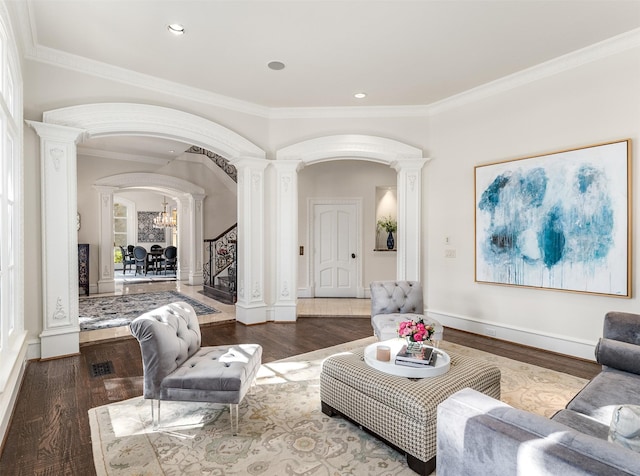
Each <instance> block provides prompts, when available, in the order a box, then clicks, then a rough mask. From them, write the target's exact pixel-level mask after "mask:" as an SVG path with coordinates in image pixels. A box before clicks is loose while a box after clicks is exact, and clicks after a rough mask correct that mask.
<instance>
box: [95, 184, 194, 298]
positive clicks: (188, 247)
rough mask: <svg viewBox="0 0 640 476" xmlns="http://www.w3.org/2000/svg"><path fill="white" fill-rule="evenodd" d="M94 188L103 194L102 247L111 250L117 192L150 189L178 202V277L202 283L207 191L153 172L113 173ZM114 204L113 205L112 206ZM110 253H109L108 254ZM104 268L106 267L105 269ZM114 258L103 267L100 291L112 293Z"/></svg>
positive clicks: (100, 244) (100, 211) (101, 215)
mask: <svg viewBox="0 0 640 476" xmlns="http://www.w3.org/2000/svg"><path fill="white" fill-rule="evenodd" d="M94 188H95V189H96V190H98V192H99V193H100V204H101V207H100V208H99V214H100V216H99V223H100V224H101V227H100V241H99V249H100V250H106V251H109V246H108V244H109V243H110V242H111V240H112V238H111V237H112V236H113V226H112V219H111V213H110V211H111V209H112V208H113V194H114V193H116V192H121V191H125V190H132V189H146V190H154V191H157V192H161V193H162V194H164V195H167V196H169V197H171V198H172V199H173V200H175V201H176V202H177V203H178V210H179V216H180V217H182V218H181V219H180V220H179V221H178V239H179V241H180V246H179V247H178V253H179V254H178V263H179V268H178V270H177V277H178V279H180V280H182V279H188V280H189V284H191V285H200V284H202V238H203V237H202V229H203V226H202V222H203V218H204V217H203V215H202V201H203V200H204V198H205V191H204V189H203V188H202V187H199V186H197V185H195V184H193V183H191V182H188V181H186V180H182V179H179V178H177V177H171V176H168V175H160V174H153V173H128V174H118V175H111V176H109V177H104V178H102V179H100V180H97V181H96V183H95V184H94ZM109 204H111V206H109ZM105 254H106V253H105ZM103 267H106V268H105V269H103ZM113 276H114V273H113V259H107V260H106V261H105V262H104V263H102V266H101V269H100V280H99V281H98V292H111V291H113V288H114V284H113V283H114V278H113Z"/></svg>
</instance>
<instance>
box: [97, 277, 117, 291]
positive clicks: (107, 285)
mask: <svg viewBox="0 0 640 476" xmlns="http://www.w3.org/2000/svg"><path fill="white" fill-rule="evenodd" d="M115 290H116V282H115V280H113V279H101V280H99V281H98V293H112V292H115Z"/></svg>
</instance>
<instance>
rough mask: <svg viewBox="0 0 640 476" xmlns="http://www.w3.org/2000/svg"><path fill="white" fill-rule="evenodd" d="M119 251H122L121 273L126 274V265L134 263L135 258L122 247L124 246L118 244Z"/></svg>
mask: <svg viewBox="0 0 640 476" xmlns="http://www.w3.org/2000/svg"><path fill="white" fill-rule="evenodd" d="M120 252H121V253H122V274H127V267H129V269H132V268H131V267H132V266H134V265H135V264H136V260H135V259H134V258H133V255H132V254H131V253H129V252H128V251H126V250H125V249H124V246H120Z"/></svg>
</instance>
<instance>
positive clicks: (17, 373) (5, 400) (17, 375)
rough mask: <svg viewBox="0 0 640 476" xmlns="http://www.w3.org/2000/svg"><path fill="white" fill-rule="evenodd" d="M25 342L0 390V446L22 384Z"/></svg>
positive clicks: (7, 429) (24, 365)
mask: <svg viewBox="0 0 640 476" xmlns="http://www.w3.org/2000/svg"><path fill="white" fill-rule="evenodd" d="M26 356H27V344H26V342H24V343H23V345H22V346H21V348H20V351H19V352H18V355H17V357H16V360H15V364H14V365H13V370H12V371H11V373H10V375H9V378H8V379H7V381H6V385H5V387H4V389H3V391H2V392H0V448H1V447H2V446H3V443H4V441H5V438H6V437H7V432H8V431H9V423H10V422H11V417H12V415H13V410H14V408H15V405H16V400H17V399H18V392H19V391H20V387H21V386H22V379H23V378H24V372H25V369H26V366H27V358H26Z"/></svg>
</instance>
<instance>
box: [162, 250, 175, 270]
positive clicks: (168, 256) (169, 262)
mask: <svg viewBox="0 0 640 476" xmlns="http://www.w3.org/2000/svg"><path fill="white" fill-rule="evenodd" d="M177 264H178V248H176V247H175V246H167V247H166V248H165V250H164V274H167V270H168V269H171V270H173V271H176V268H177Z"/></svg>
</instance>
